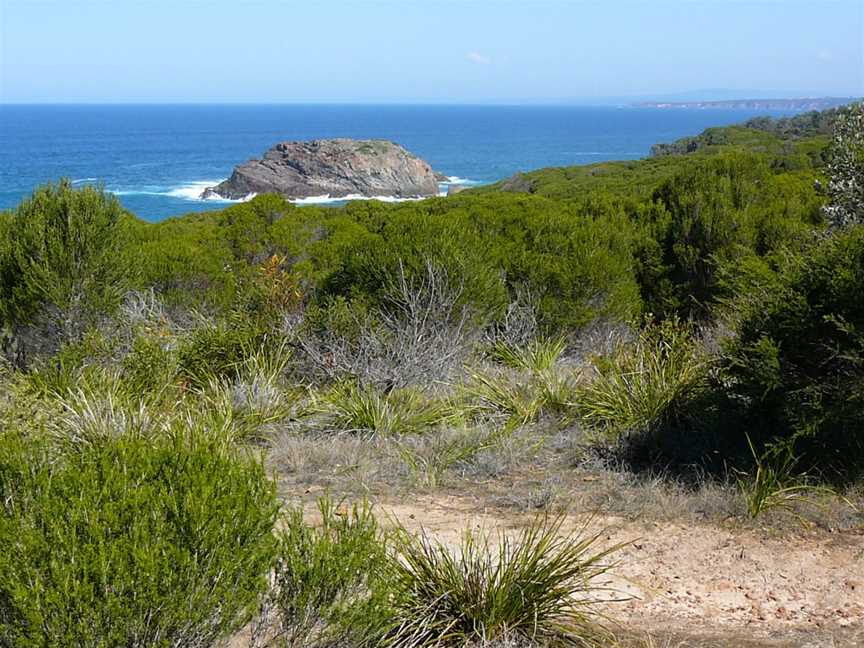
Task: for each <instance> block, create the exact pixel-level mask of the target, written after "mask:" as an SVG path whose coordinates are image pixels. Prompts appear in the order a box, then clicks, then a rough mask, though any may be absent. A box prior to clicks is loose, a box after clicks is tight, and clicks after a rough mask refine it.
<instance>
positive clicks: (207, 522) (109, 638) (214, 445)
mask: <svg viewBox="0 0 864 648" xmlns="http://www.w3.org/2000/svg"><path fill="white" fill-rule="evenodd" d="M0 446H2V452H0V501H2V502H3V506H2V508H0V574H2V575H3V576H2V578H0V645H4V646H18V647H21V648H28V647H34V648H35V647H37V646H38V647H39V648H45V647H52V646H56V647H58V648H59V647H61V646H130V647H133V648H135V647H140V648H144V647H148V648H149V647H153V646H161V647H168V646H181V645H182V646H211V645H214V644H215V643H216V642H217V641H218V640H220V639H222V638H224V637H226V636H229V635H231V634H232V633H233V632H236V631H237V630H238V629H239V628H240V627H242V626H243V625H244V624H245V623H247V622H248V620H249V619H250V618H251V616H252V614H253V612H254V611H255V609H256V608H257V605H258V602H259V596H260V595H261V593H262V592H263V591H264V589H265V587H266V575H267V573H268V570H269V569H270V567H271V565H272V562H273V559H274V557H275V539H274V536H273V534H272V529H273V525H274V522H275V518H276V515H277V511H278V504H277V501H276V497H275V487H274V484H273V483H272V482H271V481H270V480H269V479H267V477H266V475H265V474H264V470H263V468H262V466H261V465H260V464H259V463H258V462H256V461H254V460H252V459H247V458H244V457H242V456H237V455H235V454H230V453H229V452H228V451H226V449H225V447H224V446H223V445H221V444H220V443H219V442H218V440H215V439H213V438H210V437H209V436H207V435H204V434H202V433H199V432H192V431H178V432H176V434H173V435H171V436H168V435H164V436H162V437H159V438H150V439H145V438H142V437H140V436H135V435H123V436H118V437H114V438H112V437H102V438H95V437H94V438H93V439H92V440H91V442H89V443H87V444H78V445H76V446H75V447H74V448H71V449H70V450H69V451H67V452H65V453H62V454H59V455H58V454H54V453H53V452H52V451H51V449H50V447H49V446H48V445H46V444H43V443H40V442H39V441H38V440H36V439H35V437H33V436H30V437H29V438H25V437H24V436H22V435H21V434H19V433H16V432H5V433H4V434H3V436H2V437H0ZM214 476H218V478H214Z"/></svg>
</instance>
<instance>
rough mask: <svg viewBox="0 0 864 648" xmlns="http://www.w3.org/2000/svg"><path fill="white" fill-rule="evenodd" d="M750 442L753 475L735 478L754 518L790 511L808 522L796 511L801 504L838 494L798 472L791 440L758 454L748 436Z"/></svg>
mask: <svg viewBox="0 0 864 648" xmlns="http://www.w3.org/2000/svg"><path fill="white" fill-rule="evenodd" d="M747 443H748V445H749V447H750V452H751V453H752V455H753V461H754V465H755V470H754V471H753V472H752V473H751V474H746V473H744V474H739V475H738V476H737V477H736V481H737V483H738V489H739V490H740V491H741V494H742V495H743V497H744V501H745V502H746V503H747V514H748V515H749V516H750V517H751V518H753V519H755V518H757V517H759V516H760V515H762V514H763V513H766V512H767V511H770V510H772V509H774V510H784V511H788V512H790V513H792V515H794V516H795V517H796V518H798V520H799V521H800V522H802V523H806V520H805V519H804V518H803V517H802V516H801V514H800V513H799V512H798V511H797V507H798V505H800V504H810V505H818V502H817V501H816V499H815V497H816V496H817V495H830V496H838V497H839V495H838V494H837V492H836V491H835V490H834V489H832V488H830V487H828V486H819V485H816V484H811V483H810V482H809V480H808V478H807V475H806V474H803V473H796V472H795V468H796V466H797V464H798V460H797V458H796V457H795V455H794V453H793V450H792V444H791V443H789V442H786V443H783V444H780V445H778V446H773V447H769V448H768V449H766V450H765V451H764V452H762V453H761V454H760V453H757V451H756V448H755V447H754V445H753V442H752V440H751V439H750V437H749V435H748V436H747Z"/></svg>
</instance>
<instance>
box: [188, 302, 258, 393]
mask: <svg viewBox="0 0 864 648" xmlns="http://www.w3.org/2000/svg"><path fill="white" fill-rule="evenodd" d="M269 343H270V339H269V338H268V336H267V331H266V330H265V329H263V328H262V327H260V326H259V325H258V323H257V322H254V321H252V320H250V319H248V318H246V317H244V316H243V314H241V313H236V312H235V313H231V314H230V315H229V317H227V318H225V319H223V320H220V321H218V322H215V323H212V324H210V323H206V324H201V325H199V326H196V327H195V328H193V329H192V330H191V331H190V332H189V333H188V334H187V335H186V336H185V337H184V338H183V339H182V340H181V341H180V344H179V346H178V349H177V364H178V374H179V375H180V376H181V377H182V378H184V379H186V380H188V381H189V382H190V383H191V384H192V385H194V386H196V387H202V386H206V385H208V384H209V383H210V382H214V381H215V382H218V381H220V380H222V379H225V378H234V377H236V376H237V375H238V373H239V371H240V368H241V366H242V365H243V361H244V359H245V358H247V357H250V356H253V355H255V353H256V352H258V351H259V350H260V349H261V348H262V347H266V346H268V344H269Z"/></svg>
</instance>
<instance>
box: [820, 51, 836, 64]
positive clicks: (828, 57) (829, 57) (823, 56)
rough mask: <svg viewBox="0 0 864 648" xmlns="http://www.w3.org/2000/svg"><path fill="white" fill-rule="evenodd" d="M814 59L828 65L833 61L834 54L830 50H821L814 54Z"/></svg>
mask: <svg viewBox="0 0 864 648" xmlns="http://www.w3.org/2000/svg"><path fill="white" fill-rule="evenodd" d="M816 58H818V59H819V60H820V61H822V62H823V63H830V62H831V61H833V60H834V54H833V53H832V52H831V51H830V50H821V51H820V52H818V53H817V54H816Z"/></svg>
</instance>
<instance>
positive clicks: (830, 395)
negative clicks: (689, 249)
mask: <svg viewBox="0 0 864 648" xmlns="http://www.w3.org/2000/svg"><path fill="white" fill-rule="evenodd" d="M862 295H864V228H862V227H855V226H853V227H851V228H850V229H849V230H848V231H845V232H840V233H837V234H835V235H834V236H832V237H830V238H827V239H825V240H823V241H822V242H820V243H819V244H818V245H816V246H814V247H813V249H812V250H810V251H809V252H808V253H807V254H806V255H794V256H790V257H789V259H788V260H787V262H786V263H785V264H784V265H783V266H782V267H781V268H780V270H779V271H778V273H777V276H776V278H775V279H774V280H772V281H771V282H770V283H769V284H767V285H765V286H763V288H762V289H760V288H759V287H758V286H757V287H754V288H753V289H752V290H751V291H750V292H749V293H746V294H742V295H739V297H738V298H737V299H736V300H733V301H732V302H731V304H730V307H731V309H732V311H733V312H734V314H735V324H734V328H735V331H734V332H735V335H733V336H731V337H730V339H729V341H728V343H727V344H726V346H725V349H724V354H723V366H722V368H723V374H722V378H723V381H722V383H721V384H720V385H718V389H719V390H721V391H724V392H725V393H726V394H728V395H729V397H730V399H731V401H732V403H735V404H737V406H738V407H739V408H740V409H741V410H742V412H743V414H744V416H745V417H746V419H747V420H748V421H749V426H748V429H749V432H750V435H751V437H752V438H753V441H754V444H755V445H756V447H757V449H761V447H762V446H763V445H764V444H766V443H768V442H772V441H778V440H792V439H793V438H794V444H795V451H796V453H800V459H801V461H802V467H803V468H804V469H808V470H809V469H810V468H813V467H818V468H819V469H820V470H821V471H823V472H824V473H825V474H830V473H832V472H834V474H837V473H836V471H838V470H839V471H840V472H843V473H846V474H847V475H848V476H850V477H851V476H854V475H861V474H864V473H862V466H864V462H862V458H864V434H862V428H861V421H862V420H864V300H862V297H861V296H862ZM741 436H742V437H743V435H741ZM739 442H740V443H741V444H742V445H743V442H744V439H743V438H740V439H739Z"/></svg>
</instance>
